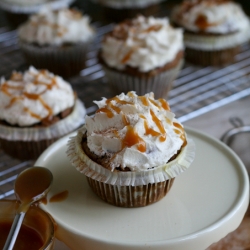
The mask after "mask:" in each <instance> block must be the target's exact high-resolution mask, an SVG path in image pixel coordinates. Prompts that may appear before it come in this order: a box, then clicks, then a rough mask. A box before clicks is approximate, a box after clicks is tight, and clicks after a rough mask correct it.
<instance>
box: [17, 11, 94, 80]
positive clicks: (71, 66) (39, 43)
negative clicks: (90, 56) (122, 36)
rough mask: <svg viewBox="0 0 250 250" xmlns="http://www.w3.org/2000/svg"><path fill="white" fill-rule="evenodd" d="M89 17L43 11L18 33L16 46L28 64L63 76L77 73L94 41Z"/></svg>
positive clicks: (69, 12)
mask: <svg viewBox="0 0 250 250" xmlns="http://www.w3.org/2000/svg"><path fill="white" fill-rule="evenodd" d="M94 34H95V32H94V29H93V28H92V26H91V25H90V20H89V18H88V16H83V15H82V13H81V12H79V11H77V10H73V9H67V8H66V9H60V10H58V11H52V10H50V9H48V8H45V9H43V10H42V11H41V12H39V13H38V14H35V15H32V16H31V17H30V19H29V20H28V21H27V22H26V23H25V24H23V25H22V26H21V27H20V29H19V32H18V36H19V45H20V48H21V50H22V51H23V53H24V55H25V58H26V60H27V61H28V63H29V64H31V65H34V66H35V67H37V68H46V69H48V70H50V71H51V72H53V73H55V74H58V75H61V76H63V77H70V76H73V75H75V74H78V73H79V72H80V70H82V69H83V68H84V66H85V60H86V53H87V50H88V47H89V45H90V43H91V42H92V41H93V38H94Z"/></svg>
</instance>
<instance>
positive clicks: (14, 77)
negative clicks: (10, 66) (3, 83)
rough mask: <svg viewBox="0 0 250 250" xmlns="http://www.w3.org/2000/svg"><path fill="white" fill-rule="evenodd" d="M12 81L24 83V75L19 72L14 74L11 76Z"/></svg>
mask: <svg viewBox="0 0 250 250" xmlns="http://www.w3.org/2000/svg"><path fill="white" fill-rule="evenodd" d="M10 80H11V81H22V80H23V75H22V74H21V73H19V72H13V73H12V74H11V76H10Z"/></svg>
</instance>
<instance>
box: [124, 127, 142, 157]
mask: <svg viewBox="0 0 250 250" xmlns="http://www.w3.org/2000/svg"><path fill="white" fill-rule="evenodd" d="M135 144H137V149H138V150H139V151H140V152H146V143H145V141H144V140H143V139H142V138H141V137H140V136H139V135H138V134H137V133H136V131H135V130H134V128H133V127H132V126H130V125H129V126H127V133H126V135H125V137H124V139H123V141H122V147H123V148H124V147H132V146H133V145H135Z"/></svg>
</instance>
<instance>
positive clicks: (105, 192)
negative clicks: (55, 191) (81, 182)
mask: <svg viewBox="0 0 250 250" xmlns="http://www.w3.org/2000/svg"><path fill="white" fill-rule="evenodd" d="M87 180H88V183H89V186H90V187H91V188H92V190H93V191H94V193H95V194H96V195H97V196H99V197H100V198H101V199H102V200H104V201H105V202H107V203H109V204H112V205H115V206H119V207H144V206H147V205H150V204H152V203H155V202H157V201H159V200H161V199H162V198H163V197H165V196H166V195H167V193H168V192H169V191H170V189H171V187H172V185H173V183H174V180H175V179H174V178H172V179H169V180H166V181H164V182H158V183H154V184H148V185H139V186H114V185H110V184H106V183H103V182H99V181H96V180H93V179H91V178H89V177H87Z"/></svg>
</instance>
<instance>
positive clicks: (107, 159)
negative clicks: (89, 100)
mask: <svg viewBox="0 0 250 250" xmlns="http://www.w3.org/2000/svg"><path fill="white" fill-rule="evenodd" d="M95 103H96V104H97V105H98V107H99V109H98V110H97V111H96V113H95V115H94V116H93V117H89V116H86V119H85V121H86V123H85V125H84V126H83V127H82V128H81V129H79V130H78V133H77V135H76V136H74V137H72V138H70V140H69V143H68V150H67V155H68V157H69V160H70V161H71V163H72V165H73V166H74V167H76V169H77V170H78V171H79V172H80V173H82V174H83V175H85V176H86V177H87V180H88V183H89V185H90V187H91V188H92V190H93V191H94V193H96V194H97V195H98V196H99V197H100V198H101V199H103V200H104V201H106V202H107V203H110V204H112V205H115V206H120V207H142V206H147V205H149V204H152V203H154V202H157V201H159V200H161V199H162V198H163V197H164V196H165V195H166V194H167V193H168V192H169V190H170V189H171V186H172V185H173V182H174V180H175V178H176V177H177V176H178V175H179V174H181V173H182V172H183V171H184V170H186V169H187V168H188V167H189V166H190V164H191V163H192V161H193V159H194V154H195V151H194V143H193V141H192V140H191V139H187V137H186V134H185V131H184V128H183V126H182V125H181V124H180V123H179V122H178V121H177V120H176V118H175V115H174V114H173V113H172V112H171V111H170V109H169V106H168V103H167V102H166V101H165V99H154V95H153V93H149V94H146V95H144V96H137V95H136V93H135V92H129V93H127V94H126V95H125V94H124V93H122V94H120V95H118V96H115V97H114V98H111V99H106V98H103V99H102V100H101V101H95Z"/></svg>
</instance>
